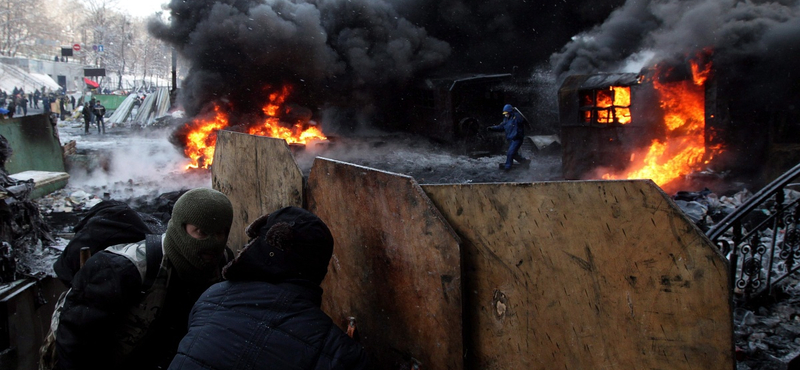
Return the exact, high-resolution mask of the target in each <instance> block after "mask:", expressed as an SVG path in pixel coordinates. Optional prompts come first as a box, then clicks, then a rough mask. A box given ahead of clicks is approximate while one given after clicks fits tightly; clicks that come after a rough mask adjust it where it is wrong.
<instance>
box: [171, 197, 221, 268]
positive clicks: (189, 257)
mask: <svg viewBox="0 0 800 370" xmlns="http://www.w3.org/2000/svg"><path fill="white" fill-rule="evenodd" d="M232 222H233V206H232V205H231V201H230V200H228V197H227V196H225V194H222V193H220V192H218V191H216V190H212V189H205V188H200V189H192V190H189V191H187V192H186V193H185V194H183V195H182V196H181V197H180V198H178V201H177V202H175V206H174V207H173V208H172V217H171V218H170V220H169V224H168V225H167V233H166V236H165V237H164V253H165V254H166V255H167V258H168V259H169V261H170V262H171V263H172V265H173V267H174V268H175V272H176V273H177V274H178V277H179V278H181V280H184V281H186V282H191V283H210V282H214V281H215V280H216V279H218V278H219V276H220V272H219V269H220V264H219V262H220V261H216V262H206V261H205V260H203V258H202V257H201V253H206V254H208V253H213V254H216V255H219V256H220V258H222V257H221V256H223V254H224V253H225V252H224V251H225V244H226V242H227V240H222V241H220V240H218V239H217V238H214V237H209V238H207V239H205V240H198V239H195V238H193V237H192V236H191V235H189V234H188V233H187V232H186V225H188V224H192V225H195V226H197V227H199V228H200V229H201V230H203V231H204V232H205V233H206V234H207V235H214V234H216V233H219V232H222V233H224V234H225V235H226V236H227V235H228V232H229V231H230V229H231V223H232ZM226 239H227V238H226Z"/></svg>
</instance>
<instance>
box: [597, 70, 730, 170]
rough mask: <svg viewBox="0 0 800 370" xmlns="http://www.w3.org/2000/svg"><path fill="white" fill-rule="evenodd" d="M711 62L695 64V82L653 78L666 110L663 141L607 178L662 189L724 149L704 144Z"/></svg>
mask: <svg viewBox="0 0 800 370" xmlns="http://www.w3.org/2000/svg"><path fill="white" fill-rule="evenodd" d="M711 67H712V66H711V63H710V62H708V63H705V65H704V66H703V67H702V68H701V67H700V64H699V63H698V62H697V61H692V72H693V78H692V80H685V81H678V82H670V83H661V82H659V81H658V79H657V78H656V79H654V81H653V87H654V88H655V90H656V91H657V92H658V94H659V97H660V101H661V107H662V108H663V110H664V126H665V129H666V130H665V131H666V135H665V138H664V139H656V140H653V142H652V143H651V145H650V147H649V148H648V149H647V150H646V151H645V153H644V158H642V159H641V160H638V161H637V160H636V156H635V155H633V156H632V157H631V162H632V165H631V166H629V167H628V170H627V171H626V173H624V174H622V175H612V174H606V175H604V176H602V177H603V178H604V179H620V178H623V179H651V180H653V182H655V183H656V184H658V185H659V186H664V185H665V184H667V183H669V182H671V181H673V180H675V179H677V178H680V177H682V176H685V175H687V174H689V173H691V172H693V171H696V170H698V169H700V166H702V165H704V164H707V163H709V162H710V161H711V159H712V158H713V157H714V155H715V154H718V153H719V152H721V150H722V149H721V148H718V147H717V148H707V147H706V145H705V142H706V140H705V82H706V80H707V78H708V76H709V74H710V72H711Z"/></svg>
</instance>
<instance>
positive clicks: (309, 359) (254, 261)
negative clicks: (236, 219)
mask: <svg viewBox="0 0 800 370" xmlns="http://www.w3.org/2000/svg"><path fill="white" fill-rule="evenodd" d="M246 232H247V235H248V236H249V237H250V238H251V239H250V242H249V243H248V244H247V245H245V246H244V248H243V249H242V251H241V252H240V253H239V256H238V257H236V259H235V260H233V262H231V263H230V264H228V266H226V267H225V269H224V270H223V272H222V274H223V277H224V278H225V279H227V281H225V282H222V283H217V284H215V285H212V286H211V288H209V289H208V290H207V291H206V292H205V293H203V296H202V297H201V298H200V299H199V300H198V301H197V303H196V304H195V306H194V308H193V309H192V313H191V315H190V316H189V333H188V334H186V336H185V337H184V338H183V340H182V341H181V343H180V345H179V346H178V354H177V356H175V359H174V360H173V361H172V364H171V365H170V366H169V369H170V370H177V369H181V370H194V369H196V370H201V369H202V370H224V369H230V370H233V369H253V370H258V369H265V370H266V369H270V370H284V369H285V370H289V369H292V370H314V369H341V370H361V369H367V368H368V366H369V364H368V363H367V355H366V352H365V351H364V349H363V347H362V346H361V345H360V344H358V343H357V342H356V341H355V340H353V339H351V338H350V337H349V336H348V335H347V334H345V333H344V332H343V331H342V330H341V329H339V327H337V326H336V325H335V324H334V323H333V321H332V320H331V318H330V317H328V315H326V314H325V312H323V311H322V310H321V309H320V305H321V303H322V288H320V283H321V282H322V280H323V279H324V278H325V275H326V274H327V272H328V263H329V262H330V259H331V256H332V253H333V236H332V235H331V232H330V230H328V227H327V226H326V225H325V223H324V222H322V220H320V219H319V218H318V217H317V216H316V215H314V214H313V213H311V212H308V211H306V210H304V209H302V208H298V207H285V208H281V209H279V210H277V211H275V212H273V213H271V214H269V215H266V216H262V217H260V218H259V219H257V220H256V221H254V222H253V223H252V224H251V225H250V226H248V227H247V230H246Z"/></svg>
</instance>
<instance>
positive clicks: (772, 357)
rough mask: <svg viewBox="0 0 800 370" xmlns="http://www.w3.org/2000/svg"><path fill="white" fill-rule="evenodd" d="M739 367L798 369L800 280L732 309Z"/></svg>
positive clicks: (794, 280) (792, 280)
mask: <svg viewBox="0 0 800 370" xmlns="http://www.w3.org/2000/svg"><path fill="white" fill-rule="evenodd" d="M733 316H734V317H733V325H734V337H735V340H736V360H737V366H736V368H737V370H750V369H796V368H797V366H798V363H797V362H798V361H800V280H798V279H796V278H791V281H790V282H789V283H787V284H784V285H782V288H781V289H778V290H777V291H776V292H773V294H772V295H770V296H769V297H766V298H765V299H763V300H760V301H756V302H750V303H748V304H747V305H740V306H739V307H737V308H736V309H735V310H734V312H733Z"/></svg>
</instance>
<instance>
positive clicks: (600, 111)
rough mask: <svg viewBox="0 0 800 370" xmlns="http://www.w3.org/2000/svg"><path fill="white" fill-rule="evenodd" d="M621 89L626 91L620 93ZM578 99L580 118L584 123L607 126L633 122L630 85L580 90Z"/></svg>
mask: <svg viewBox="0 0 800 370" xmlns="http://www.w3.org/2000/svg"><path fill="white" fill-rule="evenodd" d="M621 91H624V92H625V93H624V94H620V92H621ZM604 95H605V96H604ZM578 101H579V110H580V114H579V119H580V120H581V123H583V124H588V125H592V126H598V125H600V126H607V125H625V124H628V123H630V122H631V88H630V86H610V87H607V88H602V89H600V88H598V89H583V90H579V91H578ZM605 102H608V103H605ZM625 103H627V105H625Z"/></svg>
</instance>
